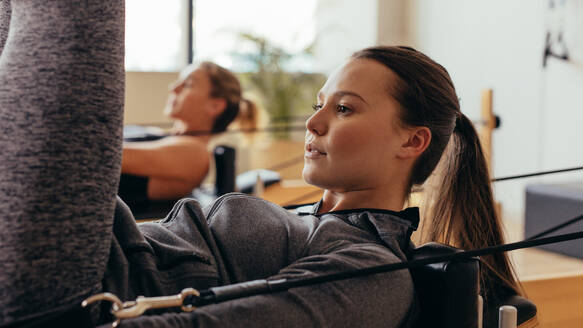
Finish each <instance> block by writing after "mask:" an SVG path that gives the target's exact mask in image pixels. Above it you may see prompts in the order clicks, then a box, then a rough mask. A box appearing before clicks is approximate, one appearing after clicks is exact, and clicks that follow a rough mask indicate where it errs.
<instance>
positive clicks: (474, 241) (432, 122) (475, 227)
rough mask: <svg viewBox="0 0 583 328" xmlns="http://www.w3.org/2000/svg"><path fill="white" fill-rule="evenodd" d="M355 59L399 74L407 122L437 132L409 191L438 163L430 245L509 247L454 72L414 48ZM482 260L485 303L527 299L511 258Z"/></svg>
mask: <svg viewBox="0 0 583 328" xmlns="http://www.w3.org/2000/svg"><path fill="white" fill-rule="evenodd" d="M352 58H354V59H369V60H375V61H377V62H379V63H381V64H383V65H384V66H386V67H387V68H389V69H390V70H392V71H393V72H394V73H396V74H397V76H398V77H399V81H397V83H396V85H395V86H393V88H392V89H390V91H389V92H390V93H391V96H392V97H393V98H395V99H396V100H397V101H398V102H399V104H400V105H401V110H400V113H399V114H400V120H401V122H402V123H404V124H405V125H408V126H426V127H428V128H429V129H430V130H431V143H430V144H429V146H428V148H427V149H426V150H425V152H424V153H423V154H422V155H421V156H419V158H418V159H417V161H416V162H415V164H414V166H413V170H412V173H411V179H410V183H409V190H411V188H412V187H413V186H415V185H421V184H423V183H425V182H426V180H427V179H428V178H429V176H430V175H432V172H434V170H435V168H436V167H437V166H438V164H439V168H440V169H439V170H436V171H438V172H436V173H435V174H433V175H432V178H431V180H435V183H434V184H433V185H434V186H435V188H433V190H429V192H424V197H426V199H425V201H424V205H425V208H424V210H423V212H424V216H425V218H426V220H425V222H424V230H425V231H424V233H425V234H426V236H425V241H437V242H441V243H445V244H449V245H452V246H455V247H459V248H462V249H466V250H469V249H477V248H482V247H487V246H492V245H499V244H502V243H504V237H503V233H502V224H501V222H500V219H499V217H498V214H497V213H496V210H495V206H494V197H493V195H492V189H491V184H490V177H489V172H488V167H487V165H486V160H485V158H484V153H483V151H482V147H481V145H480V141H479V139H478V136H477V133H476V130H475V128H474V126H473V124H472V122H471V121H470V120H469V119H468V118H467V117H466V116H465V115H464V114H463V113H462V112H461V111H460V105H459V101H458V97H457V94H456V91H455V88H454V86H453V83H452V81H451V78H450V76H449V74H448V72H447V70H446V69H445V68H444V67H443V66H441V65H439V64H437V63H436V62H435V61H433V60H432V59H430V58H429V57H427V56H426V55H424V54H422V53H421V52H418V51H416V50H415V49H412V48H409V47H373V48H367V49H363V50H361V51H358V52H356V53H355V54H353V56H352ZM442 155H443V156H442ZM440 159H441V161H440ZM423 187H424V188H425V187H426V186H423ZM481 260H482V264H483V265H482V267H481V272H480V281H481V285H482V294H483V296H484V298H485V300H486V301H495V299H497V298H499V297H502V296H504V295H506V294H508V293H520V288H519V285H518V282H517V280H516V278H515V274H514V271H513V269H512V265H511V263H510V261H509V259H508V257H507V256H506V254H505V253H497V254H495V255H491V256H486V257H483V258H482V259H481Z"/></svg>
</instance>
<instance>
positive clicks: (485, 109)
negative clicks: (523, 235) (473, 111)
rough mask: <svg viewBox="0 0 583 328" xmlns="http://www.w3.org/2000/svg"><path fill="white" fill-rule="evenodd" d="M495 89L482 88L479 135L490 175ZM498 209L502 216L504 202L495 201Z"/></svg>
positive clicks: (491, 174) (494, 126)
mask: <svg viewBox="0 0 583 328" xmlns="http://www.w3.org/2000/svg"><path fill="white" fill-rule="evenodd" d="M492 99H493V91H492V89H484V90H482V101H481V103H482V105H481V120H482V124H481V125H480V129H479V132H478V135H479V137H480V143H481V144H482V150H483V151H484V157H485V158H486V164H487V165H488V171H489V173H490V177H492V176H493V174H494V173H493V168H492V166H493V164H492V133H493V131H494V129H496V116H495V115H494V111H493V105H492V104H493V102H492ZM494 205H495V206H496V211H497V212H498V216H499V217H501V216H502V204H500V203H499V202H495V203H494Z"/></svg>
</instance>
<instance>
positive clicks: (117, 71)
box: [0, 0, 125, 324]
mask: <svg viewBox="0 0 583 328" xmlns="http://www.w3.org/2000/svg"><path fill="white" fill-rule="evenodd" d="M0 3H1V5H0V7H1V8H3V10H2V13H3V14H2V16H0V22H1V23H0V28H1V31H0V36H3V35H5V34H6V24H5V22H7V21H8V16H7V15H6V14H5V13H6V12H7V11H6V8H7V6H8V5H9V1H6V0H0ZM10 5H11V9H12V17H11V21H10V31H9V35H10V36H9V38H8V40H7V42H6V44H5V47H4V49H3V51H2V53H1V57H0V150H1V152H2V153H1V154H2V155H1V156H2V157H1V161H0V324H3V323H7V322H10V321H12V320H14V319H15V318H20V319H22V318H25V317H26V316H27V315H31V314H34V313H38V312H42V311H44V310H47V309H50V308H52V307H55V306H57V305H60V304H70V303H72V302H75V301H78V300H80V299H82V298H83V297H84V296H86V295H88V294H92V293H95V292H98V291H100V290H101V279H102V277H103V273H104V271H105V267H106V263H107V260H108V256H109V251H110V246H111V235H112V231H111V227H112V220H113V211H114V205H115V194H116V190H117V184H118V179H119V174H120V163H121V140H122V138H121V131H122V112H123V96H124V66H123V65H124V60H123V54H124V32H123V28H124V19H125V15H124V8H125V7H124V2H123V1H117V0H115V1H106V0H85V1H80V0H77V1H76V0H66V1H65V0H51V1H39V0H13V1H11V2H10Z"/></svg>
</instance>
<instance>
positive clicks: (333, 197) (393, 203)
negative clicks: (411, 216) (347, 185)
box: [318, 187, 406, 213]
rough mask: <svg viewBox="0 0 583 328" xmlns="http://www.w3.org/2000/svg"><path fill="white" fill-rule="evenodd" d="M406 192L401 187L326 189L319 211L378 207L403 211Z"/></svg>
mask: <svg viewBox="0 0 583 328" xmlns="http://www.w3.org/2000/svg"><path fill="white" fill-rule="evenodd" d="M405 199H406V196H405V192H404V189H403V190H401V188H394V187H393V188H387V189H385V190H384V191H383V190H379V189H376V188H375V189H363V190H352V191H332V190H325V191H324V195H323V197H322V204H321V205H320V208H319V209H318V213H325V212H331V211H340V210H348V209H355V208H377V209H383V210H391V211H396V212H398V211H401V210H402V209H403V205H404V204H405Z"/></svg>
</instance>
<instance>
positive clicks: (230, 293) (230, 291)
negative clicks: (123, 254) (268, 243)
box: [185, 231, 583, 306]
mask: <svg viewBox="0 0 583 328" xmlns="http://www.w3.org/2000/svg"><path fill="white" fill-rule="evenodd" d="M581 238H583V231H579V232H574V233H568V234H563V235H557V236H553V237H546V238H539V239H529V240H523V241H519V242H515V243H509V244H503V245H496V246H490V247H486V248H481V249H475V250H469V251H461V252H457V253H451V254H446V255H438V256H431V257H427V258H422V259H417V260H411V261H406V262H399V263H391V264H384V265H378V266H373V267H370V268H364V269H359V270H351V271H347V272H339V273H333V274H327V275H321V276H316V277H311V278H303V279H302V278H300V279H277V280H267V279H260V280H254V281H248V282H243V283H239V284H233V285H227V286H221V287H213V288H210V289H208V290H203V291H201V292H200V296H198V297H194V296H192V297H187V298H186V299H185V304H189V305H193V306H202V305H207V304H211V303H220V302H224V301H228V300H233V299H238V298H243V297H249V296H254V295H261V294H269V293H276V292H280V291H285V290H288V289H290V288H296V287H304V286H311V285H315V284H321V283H325V282H333V281H337V280H343V279H350V278H356V277H362V276H367V275H372V274H377V273H386V272H391V271H397V270H403V269H412V268H418V267H420V266H423V265H427V264H433V263H441V262H445V261H461V260H466V259H469V258H472V257H476V256H484V255H491V254H494V253H500V252H508V251H512V250H516V249H522V248H530V247H535V246H541V245H547V244H553V243H559V242H565V241H569V240H575V239H581Z"/></svg>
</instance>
